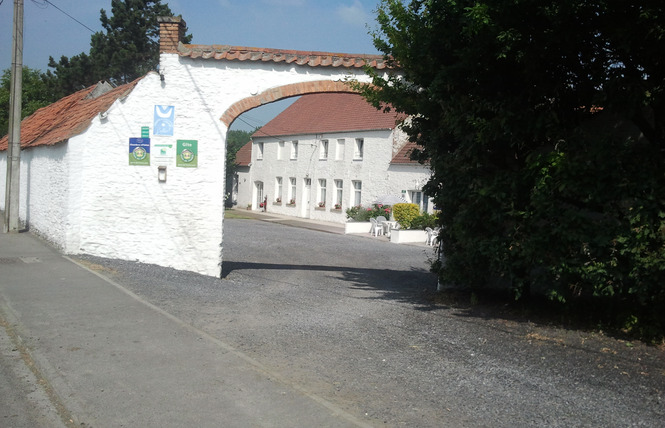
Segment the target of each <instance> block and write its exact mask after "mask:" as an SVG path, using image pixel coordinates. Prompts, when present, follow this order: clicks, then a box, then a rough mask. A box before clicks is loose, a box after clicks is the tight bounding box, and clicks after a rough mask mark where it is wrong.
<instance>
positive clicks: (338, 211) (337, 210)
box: [330, 208, 342, 213]
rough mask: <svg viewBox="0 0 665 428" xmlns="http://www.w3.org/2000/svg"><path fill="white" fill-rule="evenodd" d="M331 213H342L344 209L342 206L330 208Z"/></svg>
mask: <svg viewBox="0 0 665 428" xmlns="http://www.w3.org/2000/svg"><path fill="white" fill-rule="evenodd" d="M330 212H331V213H341V212H342V209H341V208H330Z"/></svg>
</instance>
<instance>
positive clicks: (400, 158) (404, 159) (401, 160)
mask: <svg viewBox="0 0 665 428" xmlns="http://www.w3.org/2000/svg"><path fill="white" fill-rule="evenodd" d="M417 149H418V145H417V144H416V143H413V142H407V143H406V144H404V145H403V146H402V148H401V149H400V150H399V151H398V152H397V153H396V154H395V156H393V159H392V160H391V161H390V163H391V164H401V165H404V164H411V165H418V164H419V162H418V161H415V160H411V152H413V151H414V150H417Z"/></svg>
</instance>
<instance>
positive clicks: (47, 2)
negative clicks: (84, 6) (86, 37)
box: [32, 0, 96, 34]
mask: <svg viewBox="0 0 665 428" xmlns="http://www.w3.org/2000/svg"><path fill="white" fill-rule="evenodd" d="M42 1H43V3H39V2H38V1H37V0H32V2H33V3H34V4H36V5H37V6H48V5H51V6H53V7H54V8H56V9H58V10H59V11H60V12H62V13H63V14H65V15H67V16H68V17H69V18H71V19H72V20H74V21H76V22H77V23H78V24H79V25H81V26H83V27H85V28H86V29H88V31H90V32H91V33H93V34H95V32H96V31H95V30H93V29H92V28H90V27H88V26H87V25H85V24H84V23H82V22H81V21H79V20H78V19H76V18H74V17H73V16H71V15H70V14H68V13H67V12H65V11H64V10H62V9H60V8H59V7H58V6H56V5H54V4H53V3H52V2H51V1H50V0H42Z"/></svg>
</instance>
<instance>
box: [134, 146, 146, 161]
mask: <svg viewBox="0 0 665 428" xmlns="http://www.w3.org/2000/svg"><path fill="white" fill-rule="evenodd" d="M147 154H148V153H147V152H146V151H145V149H144V148H143V147H137V148H135V149H134V151H132V155H133V156H134V159H136V160H143V159H145V157H146V156H147Z"/></svg>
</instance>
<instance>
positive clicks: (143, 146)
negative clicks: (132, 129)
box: [129, 138, 150, 165]
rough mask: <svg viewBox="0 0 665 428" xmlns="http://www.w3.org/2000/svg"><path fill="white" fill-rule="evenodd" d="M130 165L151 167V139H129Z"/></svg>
mask: <svg viewBox="0 0 665 428" xmlns="http://www.w3.org/2000/svg"><path fill="white" fill-rule="evenodd" d="M129 164H130V165H150V138H130V139H129Z"/></svg>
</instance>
